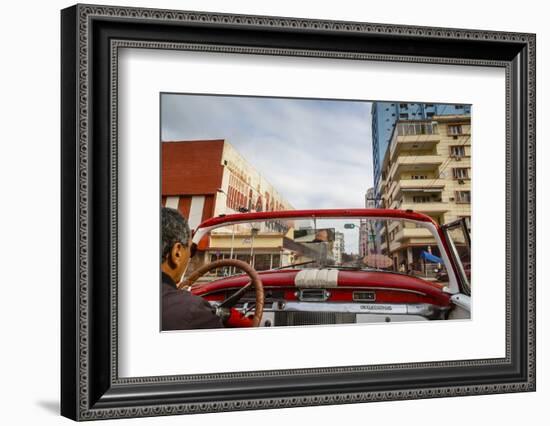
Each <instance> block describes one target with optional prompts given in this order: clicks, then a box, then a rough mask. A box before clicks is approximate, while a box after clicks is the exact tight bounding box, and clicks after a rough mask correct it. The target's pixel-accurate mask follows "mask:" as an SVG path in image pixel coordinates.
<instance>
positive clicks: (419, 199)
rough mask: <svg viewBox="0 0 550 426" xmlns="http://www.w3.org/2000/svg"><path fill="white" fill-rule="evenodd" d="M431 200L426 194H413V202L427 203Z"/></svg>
mask: <svg viewBox="0 0 550 426" xmlns="http://www.w3.org/2000/svg"><path fill="white" fill-rule="evenodd" d="M430 201H431V199H430V197H429V196H428V195H414V196H413V203H429V202H430Z"/></svg>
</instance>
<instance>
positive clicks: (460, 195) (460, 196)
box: [455, 191, 470, 204]
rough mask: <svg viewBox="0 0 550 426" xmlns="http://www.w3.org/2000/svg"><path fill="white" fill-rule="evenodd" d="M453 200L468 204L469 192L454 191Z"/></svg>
mask: <svg viewBox="0 0 550 426" xmlns="http://www.w3.org/2000/svg"><path fill="white" fill-rule="evenodd" d="M455 198H456V202H457V203H466V204H469V203H470V191H456V193H455Z"/></svg>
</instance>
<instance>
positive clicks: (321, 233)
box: [314, 229, 329, 242]
mask: <svg viewBox="0 0 550 426" xmlns="http://www.w3.org/2000/svg"><path fill="white" fill-rule="evenodd" d="M328 239H329V236H328V231H327V230H326V229H319V230H318V231H317V233H316V234H315V240H314V241H315V242H326V241H328Z"/></svg>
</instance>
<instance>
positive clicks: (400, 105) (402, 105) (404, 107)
mask: <svg viewBox="0 0 550 426" xmlns="http://www.w3.org/2000/svg"><path fill="white" fill-rule="evenodd" d="M407 107H408V105H407V104H399V108H402V109H407Z"/></svg>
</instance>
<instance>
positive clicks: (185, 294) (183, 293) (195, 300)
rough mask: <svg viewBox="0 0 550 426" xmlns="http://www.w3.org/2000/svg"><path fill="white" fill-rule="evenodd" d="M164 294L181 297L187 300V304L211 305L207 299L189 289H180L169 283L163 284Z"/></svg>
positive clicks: (168, 296)
mask: <svg viewBox="0 0 550 426" xmlns="http://www.w3.org/2000/svg"><path fill="white" fill-rule="evenodd" d="M162 295H163V297H167V298H174V299H179V300H180V301H182V302H185V304H187V305H196V306H199V305H200V306H205V305H210V304H209V303H208V302H207V301H206V300H204V299H203V298H202V297H200V296H196V295H194V294H193V293H191V292H190V291H187V290H178V289H176V288H174V287H172V286H170V285H168V284H163V286H162Z"/></svg>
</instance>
